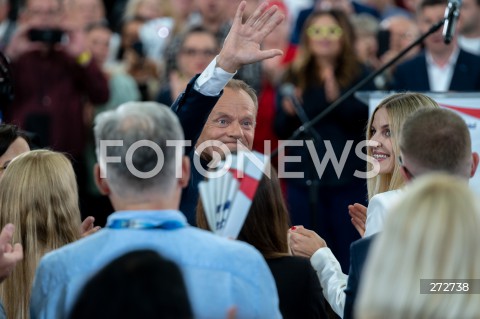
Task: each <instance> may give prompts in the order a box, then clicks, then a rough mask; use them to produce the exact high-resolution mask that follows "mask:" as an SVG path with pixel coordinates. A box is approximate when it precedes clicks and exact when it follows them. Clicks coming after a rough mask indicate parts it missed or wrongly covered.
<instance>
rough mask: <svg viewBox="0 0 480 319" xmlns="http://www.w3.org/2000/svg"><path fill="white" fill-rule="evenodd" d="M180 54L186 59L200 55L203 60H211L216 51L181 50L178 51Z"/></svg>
mask: <svg viewBox="0 0 480 319" xmlns="http://www.w3.org/2000/svg"><path fill="white" fill-rule="evenodd" d="M180 53H181V54H184V55H186V56H188V57H194V56H199V55H200V56H203V57H205V58H211V57H213V56H214V55H216V54H217V51H216V50H213V49H205V50H200V49H194V48H183V49H182V50H180Z"/></svg>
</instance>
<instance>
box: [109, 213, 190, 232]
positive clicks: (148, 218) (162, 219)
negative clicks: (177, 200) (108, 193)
mask: <svg viewBox="0 0 480 319" xmlns="http://www.w3.org/2000/svg"><path fill="white" fill-rule="evenodd" d="M125 222H128V225H124V226H122V225H123V224H125ZM172 224H175V225H178V226H176V227H173V228H172V229H174V228H180V227H185V226H186V225H188V223H187V219H186V218H185V216H184V215H183V214H182V213H181V212H180V211H178V210H142V211H137V210H135V211H133V210H130V211H118V212H115V213H113V214H111V215H110V216H109V217H108V219H107V227H111V226H110V225H120V227H111V228H136V229H152V228H166V229H170V227H169V226H167V227H161V226H162V225H172Z"/></svg>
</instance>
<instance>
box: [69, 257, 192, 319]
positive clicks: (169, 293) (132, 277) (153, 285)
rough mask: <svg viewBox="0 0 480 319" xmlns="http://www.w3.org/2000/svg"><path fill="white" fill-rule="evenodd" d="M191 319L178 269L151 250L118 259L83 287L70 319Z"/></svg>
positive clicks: (190, 311) (183, 282) (189, 307)
mask: <svg viewBox="0 0 480 319" xmlns="http://www.w3.org/2000/svg"><path fill="white" fill-rule="evenodd" d="M160 317H161V318H165V319H176V318H179V319H189V318H193V314H192V309H191V306H190V301H189V299H188V294H187V289H186V287H185V281H184V280H183V277H182V273H181V272H180V269H179V268H178V266H177V265H176V264H175V263H174V262H172V261H170V260H167V259H165V258H163V257H161V256H160V255H159V254H158V253H156V252H155V251H152V250H137V251H132V252H129V253H126V254H125V255H123V256H120V257H118V258H117V259H115V260H113V261H112V262H110V263H109V264H107V265H106V266H105V267H104V268H102V269H101V270H100V271H99V272H98V273H97V274H95V275H94V276H93V277H92V278H91V279H90V280H89V281H88V282H87V284H86V285H85V287H83V289H82V292H81V293H80V296H79V297H78V299H77V301H76V303H75V306H74V307H73V310H72V313H71V314H70V319H97V318H98V319H104V318H142V319H156V318H160Z"/></svg>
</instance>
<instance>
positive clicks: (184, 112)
mask: <svg viewBox="0 0 480 319" xmlns="http://www.w3.org/2000/svg"><path fill="white" fill-rule="evenodd" d="M198 76H199V75H197V76H195V77H194V78H193V79H192V80H191V81H190V83H188V85H187V88H186V89H185V92H184V93H182V94H181V95H180V96H179V97H178V98H177V99H176V100H175V102H174V103H173V105H172V106H171V109H172V110H173V111H174V112H175V113H176V114H177V116H178V119H179V120H180V124H181V125H182V128H183V131H184V134H185V140H187V141H192V144H191V146H190V147H187V148H186V149H185V153H186V154H190V153H191V151H192V150H193V147H194V146H195V143H196V142H197V140H198V137H199V136H200V133H202V130H203V127H204V125H205V123H206V122H207V119H208V116H209V115H210V112H211V111H212V109H213V107H214V106H215V104H216V103H217V102H218V100H219V99H220V96H221V95H218V96H206V95H203V94H201V93H199V92H198V91H196V90H195V89H194V88H193V86H194V84H195V81H196V80H197V78H198Z"/></svg>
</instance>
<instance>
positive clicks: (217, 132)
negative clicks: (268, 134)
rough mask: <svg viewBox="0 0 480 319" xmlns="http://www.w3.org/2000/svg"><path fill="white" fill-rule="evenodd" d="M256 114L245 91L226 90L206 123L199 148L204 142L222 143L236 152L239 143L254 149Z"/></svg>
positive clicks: (198, 143) (207, 149) (253, 105)
mask: <svg viewBox="0 0 480 319" xmlns="http://www.w3.org/2000/svg"><path fill="white" fill-rule="evenodd" d="M256 113H257V110H256V107H255V104H254V103H253V101H252V99H251V98H250V96H249V95H248V94H247V93H246V92H245V91H243V90H238V91H236V90H232V89H230V88H228V87H227V88H225V90H224V92H223V95H222V97H221V98H220V99H219V101H218V103H217V104H216V105H215V107H214V108H213V110H212V112H211V113H210V116H209V117H208V119H207V123H205V126H204V128H203V131H202V134H201V135H200V137H199V139H198V142H197V147H199V146H200V144H202V143H204V142H207V143H208V141H220V142H222V143H223V144H225V145H226V146H227V147H228V149H229V150H230V151H235V150H236V149H237V141H238V142H240V143H242V144H243V145H244V146H246V147H247V148H248V149H252V145H253V138H254V135H255V118H256ZM205 151H206V152H207V153H208V154H210V155H211V154H212V152H213V149H212V147H207V148H206V149H205Z"/></svg>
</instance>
